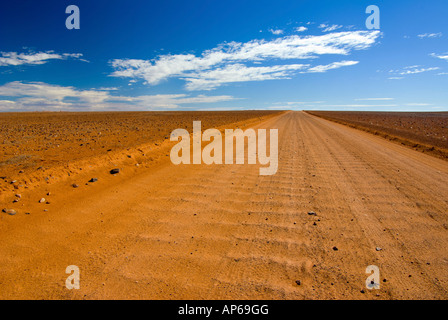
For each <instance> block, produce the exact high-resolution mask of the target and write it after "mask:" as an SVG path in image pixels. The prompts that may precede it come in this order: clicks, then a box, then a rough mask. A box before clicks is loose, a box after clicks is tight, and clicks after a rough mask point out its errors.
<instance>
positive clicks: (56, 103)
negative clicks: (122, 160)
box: [0, 81, 235, 111]
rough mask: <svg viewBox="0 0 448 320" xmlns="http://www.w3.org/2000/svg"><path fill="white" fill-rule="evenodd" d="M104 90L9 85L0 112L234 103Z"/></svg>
mask: <svg viewBox="0 0 448 320" xmlns="http://www.w3.org/2000/svg"><path fill="white" fill-rule="evenodd" d="M106 89H107V88H101V89H96V90H95V89H91V90H79V89H76V88H74V87H70V86H68V87H64V86H58V85H51V84H47V83H43V82H30V83H24V82H21V81H14V82H9V83H6V84H4V85H2V86H0V111H17V110H20V111H34V110H129V109H131V110H163V109H174V108H179V107H180V106H182V105H184V104H201V103H207V104H209V103H216V102H223V101H231V100H235V98H234V97H232V96H228V95H221V96H206V95H197V96H191V95H186V94H158V95H142V96H136V97H129V96H119V95H112V94H111V93H110V92H109V90H106ZM113 89H114V88H111V91H114V90H113ZM1 97H5V99H1ZM6 97H7V98H6Z"/></svg>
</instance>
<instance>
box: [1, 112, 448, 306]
mask: <svg viewBox="0 0 448 320" xmlns="http://www.w3.org/2000/svg"><path fill="white" fill-rule="evenodd" d="M190 125H191V124H190ZM244 125H245V126H251V127H253V128H267V129H269V128H278V130H279V168H278V172H277V173H276V174H275V175H272V176H260V175H259V166H258V165H210V166H206V165H179V166H174V165H173V164H171V162H170V160H169V157H166V153H167V152H169V147H170V144H167V143H166V142H163V143H162V144H161V145H160V146H157V147H158V148H153V146H151V147H142V150H143V151H144V152H143V153H144V155H142V153H138V152H137V151H138V150H129V151H128V150H126V152H131V151H132V152H134V151H135V152H136V153H135V154H134V153H132V154H130V156H131V157H130V158H128V157H126V153H123V154H122V153H119V154H117V155H116V158H111V159H109V160H104V159H103V160H102V161H103V162H100V163H99V164H98V165H97V166H95V165H94V163H93V161H91V162H90V164H91V165H92V167H89V162H86V163H85V166H83V170H81V171H77V172H76V175H70V176H68V177H66V178H65V179H63V177H62V175H61V176H60V177H59V178H60V179H59V180H54V182H53V181H52V180H51V179H50V180H48V181H47V180H44V181H46V182H47V183H48V184H45V183H42V184H39V186H36V187H35V188H34V189H32V188H29V189H25V188H24V189H20V190H22V191H23V192H22V199H21V200H20V201H19V202H17V203H15V204H12V203H6V202H4V203H5V206H6V205H7V206H8V207H14V208H16V209H17V211H18V213H17V214H16V215H14V216H10V215H7V214H5V213H1V214H0V242H1V244H2V245H1V246H0V298H2V299H6V298H7V299H12V298H26V299H29V298H33V299H42V298H43V299H104V298H112V299H138V298H149V299H347V298H353V299H404V298H409V299H448V215H447V212H448V199H447V197H446V195H447V194H448V183H447V182H448V162H447V161H444V160H442V159H438V158H436V157H433V156H429V155H426V154H424V153H421V152H417V151H415V150H412V149H410V148H407V147H404V146H401V145H399V144H396V143H392V142H390V141H387V140H386V139H383V138H381V137H379V136H375V135H372V134H369V133H366V132H363V131H360V130H356V129H353V128H350V127H347V126H344V125H341V124H338V123H334V122H331V121H327V120H325V119H321V118H318V117H315V116H311V115H309V114H307V113H304V112H287V113H281V114H277V115H274V116H270V117H266V118H264V119H260V121H256V122H250V121H249V120H247V121H246V122H245V124H244ZM228 126H230V127H233V126H235V125H229V124H228ZM241 126H243V124H241ZM145 148H146V149H145ZM137 154H138V155H139V158H137ZM105 156H107V154H106V155H105ZM119 156H120V157H121V156H124V157H125V158H126V160H122V159H121V158H119ZM148 157H151V158H153V159H154V161H153V162H154V163H155V164H154V165H149V164H147V162H145V161H147V158H148ZM100 159H102V158H100ZM117 163H120V166H121V168H122V171H121V172H120V173H119V174H117V175H110V174H109V173H108V171H109V170H110V169H111V168H112V167H113V166H114V165H117ZM139 163H141V165H140V166H138V167H137V166H135V164H139ZM77 165H78V163H77ZM71 169H72V170H74V168H71ZM67 170H68V169H67ZM64 172H65V171H64ZM65 173H66V172H65ZM52 174H53V176H56V172H52ZM73 177H75V178H76V180H70V179H72V178H73ZM92 177H98V178H99V180H98V181H97V182H95V183H87V185H86V184H85V183H80V182H79V181H82V182H86V181H87V180H88V179H90V178H92ZM75 178H73V179H75ZM73 181H77V182H78V183H79V187H78V188H73V187H71V183H72V182H73ZM15 190H16V191H14V190H9V189H8V190H7V191H8V192H9V193H13V192H17V189H15ZM5 192H6V191H5ZM47 192H50V195H49V196H47V195H46V193H47ZM8 195H9V194H8ZM41 197H45V198H46V199H47V201H48V202H50V203H49V204H46V203H38V200H39V199H40V198H41ZM5 199H6V198H5ZM44 210H48V211H44ZM310 211H314V212H315V213H316V215H309V214H308V213H309V212H310ZM25 212H29V213H30V214H29V215H27V214H25ZM336 249H337V250H336ZM69 265H76V266H78V267H79V268H80V271H81V289H80V290H71V291H70V290H68V289H66V288H65V279H66V277H67V276H68V275H67V274H65V269H66V267H67V266H69ZM369 265H376V266H378V267H379V269H380V278H381V287H380V289H379V290H367V289H366V287H365V280H366V278H367V276H368V275H367V274H366V273H365V269H366V267H367V266H369ZM298 281H300V282H298ZM298 283H300V284H298Z"/></svg>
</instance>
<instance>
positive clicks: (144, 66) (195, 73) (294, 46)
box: [110, 31, 380, 90]
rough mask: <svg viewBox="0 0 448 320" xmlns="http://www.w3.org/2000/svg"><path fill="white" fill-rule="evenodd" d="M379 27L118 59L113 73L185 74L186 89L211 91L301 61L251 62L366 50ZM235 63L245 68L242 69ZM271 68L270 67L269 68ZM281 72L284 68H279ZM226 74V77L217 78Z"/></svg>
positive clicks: (151, 77)
mask: <svg viewBox="0 0 448 320" xmlns="http://www.w3.org/2000/svg"><path fill="white" fill-rule="evenodd" d="M379 35H380V32H379V31H350V32H337V33H328V34H324V35H320V36H298V35H292V36H286V37H280V38H277V39H274V40H271V41H266V40H252V41H249V42H246V43H239V42H230V43H225V44H222V45H219V46H218V47H216V48H213V49H211V50H207V51H204V52H203V53H202V54H201V55H200V56H196V55H194V54H175V55H161V56H158V57H157V58H155V59H152V60H142V59H115V60H112V61H111V62H110V63H111V65H112V67H113V68H114V69H115V70H114V71H113V73H112V74H111V76H113V77H122V78H132V79H142V80H144V82H145V84H148V85H157V84H159V83H160V82H161V81H164V80H167V79H169V78H180V79H184V80H185V81H186V82H187V84H186V89H187V90H212V89H215V88H217V87H219V86H221V85H224V84H226V83H233V82H241V81H237V80H238V79H237V78H236V74H237V73H238V74H240V75H242V76H243V78H244V79H245V80H244V81H260V80H270V79H284V78H287V77H291V76H292V75H293V72H291V71H294V70H296V71H297V70H300V69H302V66H303V65H300V67H298V66H299V65H298V64H296V63H294V64H288V65H286V64H283V65H275V66H260V67H251V66H248V65H247V64H249V63H257V64H262V63H267V62H271V64H272V61H279V60H284V61H287V60H293V59H317V58H318V57H320V56H322V55H343V56H346V55H349V54H350V53H351V52H353V51H355V50H364V49H368V48H370V47H371V46H372V45H374V44H375V42H376V39H377V38H378V37H379ZM340 63H347V62H345V61H343V62H335V63H334V64H330V65H327V68H326V69H325V70H324V69H323V66H316V67H314V68H315V69H312V68H313V67H310V68H311V71H310V72H324V71H327V70H330V69H335V68H338V67H341V66H343V65H340ZM236 68H241V71H239V72H238V70H236ZM266 68H267V69H266ZM279 72H280V73H279ZM218 75H219V76H225V77H227V78H228V81H222V80H219V79H217V76H218Z"/></svg>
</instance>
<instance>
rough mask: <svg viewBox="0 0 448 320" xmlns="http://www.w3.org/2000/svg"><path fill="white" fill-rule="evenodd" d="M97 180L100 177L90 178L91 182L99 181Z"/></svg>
mask: <svg viewBox="0 0 448 320" xmlns="http://www.w3.org/2000/svg"><path fill="white" fill-rule="evenodd" d="M97 181H98V178H92V179H90V180H89V182H97Z"/></svg>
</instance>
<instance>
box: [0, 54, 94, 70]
mask: <svg viewBox="0 0 448 320" xmlns="http://www.w3.org/2000/svg"><path fill="white" fill-rule="evenodd" d="M81 57H82V54H81V53H62V54H59V53H54V52H53V51H47V52H29V53H17V52H0V67H5V66H19V65H24V64H29V65H40V64H44V63H47V62H48V61H49V60H66V59H68V58H72V59H78V60H82V61H86V62H87V60H85V59H81Z"/></svg>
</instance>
